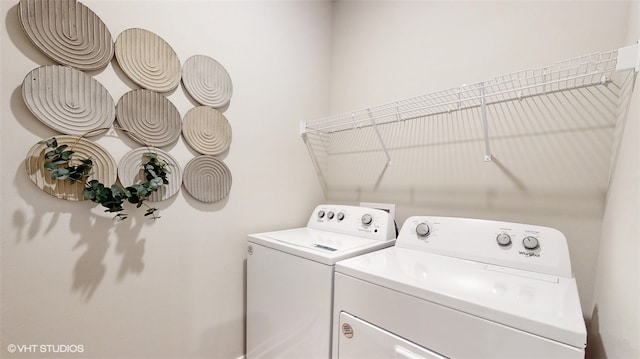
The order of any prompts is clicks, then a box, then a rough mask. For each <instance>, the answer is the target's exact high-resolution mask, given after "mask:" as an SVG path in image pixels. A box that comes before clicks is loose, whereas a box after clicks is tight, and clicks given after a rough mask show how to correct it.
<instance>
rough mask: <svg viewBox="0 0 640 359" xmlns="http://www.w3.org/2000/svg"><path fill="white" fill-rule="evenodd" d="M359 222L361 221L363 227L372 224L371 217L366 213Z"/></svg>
mask: <svg viewBox="0 0 640 359" xmlns="http://www.w3.org/2000/svg"><path fill="white" fill-rule="evenodd" d="M361 220H362V224H364V225H365V226H368V225H370V224H371V223H373V217H371V215H370V214H368V213H367V214H363V215H362V218H361Z"/></svg>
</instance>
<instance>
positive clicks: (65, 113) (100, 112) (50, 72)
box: [22, 65, 116, 136]
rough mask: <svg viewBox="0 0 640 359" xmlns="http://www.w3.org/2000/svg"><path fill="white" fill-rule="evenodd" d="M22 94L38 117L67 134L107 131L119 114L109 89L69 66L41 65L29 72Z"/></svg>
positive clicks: (23, 84)
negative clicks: (93, 130)
mask: <svg viewBox="0 0 640 359" xmlns="http://www.w3.org/2000/svg"><path fill="white" fill-rule="evenodd" d="M22 98H23V100H24V103H25V104H26V105H27V108H28V109H29V110H30V111H31V113H33V115H34V116H35V117H36V118H37V119H38V120H40V121H41V122H42V123H44V124H45V125H47V126H49V127H51V128H52V129H54V130H56V131H58V132H61V133H64V134H67V135H78V136H80V135H82V134H84V133H87V131H89V130H92V129H97V128H105V130H104V131H106V128H108V127H110V126H111V124H112V123H113V120H114V119H115V117H116V109H115V104H114V102H113V98H111V95H110V94H109V91H107V89H106V88H105V87H104V86H102V85H101V84H100V83H99V82H98V81H97V80H96V79H94V78H93V77H91V76H89V75H87V74H85V73H84V72H82V71H80V70H77V69H74V68H72V67H69V66H59V65H49V66H41V67H38V68H36V69H34V70H33V71H31V72H29V73H28V74H27V76H25V78H24V81H23V83H22ZM104 131H96V132H92V133H91V135H92V136H93V135H97V134H99V133H100V132H104Z"/></svg>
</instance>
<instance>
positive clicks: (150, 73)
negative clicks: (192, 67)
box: [115, 29, 180, 92]
mask: <svg viewBox="0 0 640 359" xmlns="http://www.w3.org/2000/svg"><path fill="white" fill-rule="evenodd" d="M115 54H116V59H117V60H118V64H119V65H120V67H121V68H122V71H124V73H125V74H127V76H129V78H130V79H131V80H132V81H133V82H135V83H137V84H138V85H140V86H142V87H143V88H146V89H148V90H152V91H158V92H167V91H171V90H173V89H175V88H176V87H177V86H178V84H179V83H180V59H178V55H176V53H175V52H174V51H173V49H172V48H171V46H170V45H169V44H168V43H167V42H166V41H164V40H163V39H162V38H161V37H160V36H158V35H156V34H154V33H153V32H151V31H147V30H144V29H128V30H125V31H123V32H122V33H120V35H118V38H117V39H116V43H115Z"/></svg>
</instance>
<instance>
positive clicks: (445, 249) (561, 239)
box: [396, 216, 572, 277]
mask: <svg viewBox="0 0 640 359" xmlns="http://www.w3.org/2000/svg"><path fill="white" fill-rule="evenodd" d="M396 247H401V248H409V249H414V250H420V251H425V252H431V253H435V254H439V255H446V256H450V257H456V258H460V259H467V260H473V261H478V262H483V263H487V264H491V265H496V266H504V267H509V268H515V269H522V270H527V271H532V272H538V273H545V274H552V275H558V276H563V277H571V276H572V275H571V261H570V258H569V249H568V246H567V240H566V238H565V236H564V235H563V234H562V233H561V232H560V231H558V230H556V229H553V228H549V227H543V226H536V225H529V224H522V223H510V222H500V221H490V220H479V219H469V218H452V217H425V216H415V217H410V218H408V219H407V220H406V221H405V223H404V224H403V226H402V229H401V230H400V234H399V235H398V240H397V242H396Z"/></svg>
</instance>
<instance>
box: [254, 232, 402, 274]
mask: <svg viewBox="0 0 640 359" xmlns="http://www.w3.org/2000/svg"><path fill="white" fill-rule="evenodd" d="M249 242H254V243H258V244H262V245H264V246H267V247H270V248H274V249H277V250H280V251H283V252H286V253H290V254H293V255H296V256H299V257H303V258H307V259H310V260H313V261H316V262H320V263H323V264H327V265H333V264H335V263H336V262H337V261H339V260H342V259H346V258H350V257H353V256H356V255H360V254H363V253H367V252H370V251H372V250H377V249H381V248H385V247H389V246H392V245H393V244H394V243H395V240H389V241H380V240H376V239H369V238H363V237H356V236H350V235H345V234H341V233H334V232H328V231H321V230H317V229H311V228H295V229H288V230H284V231H277V232H266V233H258V234H251V235H249Z"/></svg>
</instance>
